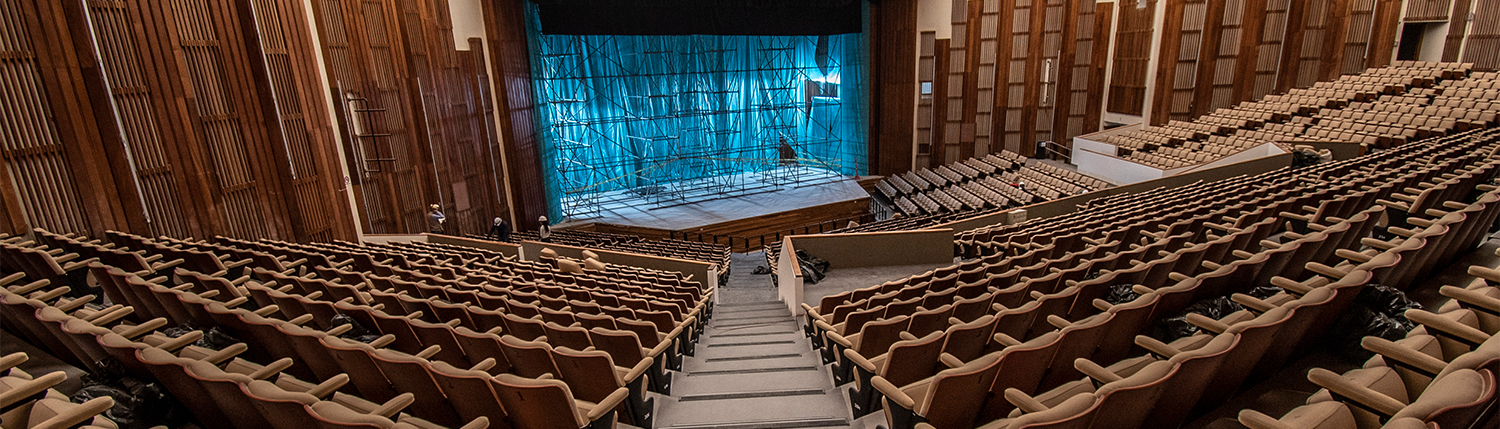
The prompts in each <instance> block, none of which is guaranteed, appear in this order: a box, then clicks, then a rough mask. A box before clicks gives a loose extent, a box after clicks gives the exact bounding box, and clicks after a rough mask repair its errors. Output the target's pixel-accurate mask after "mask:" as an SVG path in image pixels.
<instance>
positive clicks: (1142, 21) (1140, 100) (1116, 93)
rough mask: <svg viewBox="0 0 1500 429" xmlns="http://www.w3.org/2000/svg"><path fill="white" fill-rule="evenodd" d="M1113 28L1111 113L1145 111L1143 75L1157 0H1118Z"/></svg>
mask: <svg viewBox="0 0 1500 429" xmlns="http://www.w3.org/2000/svg"><path fill="white" fill-rule="evenodd" d="M1119 13H1120V24H1119V28H1117V29H1116V30H1115V39H1116V40H1115V54H1114V72H1113V73H1112V77H1111V78H1110V83H1109V107H1108V109H1109V110H1108V111H1109V112H1111V113H1120V114H1126V115H1136V116H1143V115H1145V108H1146V76H1147V74H1148V73H1147V68H1148V67H1150V65H1151V55H1152V52H1151V32H1152V29H1153V28H1152V24H1153V23H1152V21H1154V19H1155V13H1156V0H1144V1H1137V2H1135V4H1131V3H1130V2H1125V3H1120V4H1119Z"/></svg>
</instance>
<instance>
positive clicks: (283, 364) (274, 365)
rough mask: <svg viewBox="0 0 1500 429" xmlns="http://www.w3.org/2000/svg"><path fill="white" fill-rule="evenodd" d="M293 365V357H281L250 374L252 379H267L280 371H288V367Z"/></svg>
mask: <svg viewBox="0 0 1500 429" xmlns="http://www.w3.org/2000/svg"><path fill="white" fill-rule="evenodd" d="M241 344H243V343H241ZM291 367H292V358H281V359H277V360H276V361H275V362H271V363H268V364H266V366H264V367H261V368H260V369H258V370H256V371H255V372H252V373H250V374H249V376H250V378H251V379H252V380H265V379H267V378H270V377H271V376H273V375H276V374H278V373H280V372H282V371H286V369H287V368H291Z"/></svg>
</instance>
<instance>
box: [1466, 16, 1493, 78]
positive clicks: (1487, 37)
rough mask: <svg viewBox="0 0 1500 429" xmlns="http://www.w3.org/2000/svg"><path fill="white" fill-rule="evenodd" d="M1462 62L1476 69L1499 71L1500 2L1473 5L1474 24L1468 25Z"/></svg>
mask: <svg viewBox="0 0 1500 429" xmlns="http://www.w3.org/2000/svg"><path fill="white" fill-rule="evenodd" d="M1463 62H1466V63H1474V64H1475V65H1476V66H1478V67H1484V68H1489V69H1500V2H1493V1H1480V2H1477V3H1475V5H1474V22H1473V23H1471V24H1470V34H1469V41H1468V46H1466V47H1465V48H1464V50H1463Z"/></svg>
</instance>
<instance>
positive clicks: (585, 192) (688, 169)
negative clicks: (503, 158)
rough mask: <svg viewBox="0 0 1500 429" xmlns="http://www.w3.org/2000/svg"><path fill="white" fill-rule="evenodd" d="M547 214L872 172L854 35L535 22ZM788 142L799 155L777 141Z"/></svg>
mask: <svg viewBox="0 0 1500 429" xmlns="http://www.w3.org/2000/svg"><path fill="white" fill-rule="evenodd" d="M532 42H533V49H532V51H533V66H534V68H535V70H534V73H533V76H534V77H535V78H534V81H535V87H536V92H537V101H538V103H537V106H538V110H539V111H538V116H539V119H540V121H541V125H542V129H541V130H540V135H541V144H542V154H543V155H542V158H543V161H544V162H545V165H544V172H545V174H546V175H547V181H548V193H549V195H550V196H551V197H552V198H551V200H552V203H553V206H552V207H551V211H552V214H553V215H554V216H556V217H555V219H566V218H572V219H580V218H588V217H592V216H594V215H597V214H598V213H599V212H600V210H601V209H603V208H605V207H607V206H609V205H613V204H646V205H650V206H653V207H666V206H672V205H679V204H688V203H692V202H695V201H703V200H707V199H715V198H724V197H729V196H735V195H744V194H748V193H752V192H764V191H767V190H772V189H780V188H785V187H796V186H803V185H807V184H813V183H826V182H827V181H829V180H837V179H835V178H841V177H842V176H845V175H860V174H865V173H866V172H867V171H868V167H867V166H866V165H865V164H866V162H867V161H866V160H867V158H868V154H867V152H866V139H865V133H866V124H867V123H868V122H867V112H868V108H867V101H866V96H865V94H867V93H868V91H867V89H866V88H865V87H864V84H863V76H864V75H865V73H866V68H865V67H864V66H863V65H862V64H861V61H862V59H863V58H866V55H865V51H864V50H865V46H864V43H863V38H862V36H861V35H859V34H848V35H835V36H701V35H699V36H595V35H547V34H540V33H535V32H534V33H533V36H532ZM783 142H784V143H785V145H788V146H790V147H791V148H792V152H794V153H795V155H794V156H791V157H787V156H786V155H787V154H784V153H782V152H783V151H782V150H781V148H782V145H783Z"/></svg>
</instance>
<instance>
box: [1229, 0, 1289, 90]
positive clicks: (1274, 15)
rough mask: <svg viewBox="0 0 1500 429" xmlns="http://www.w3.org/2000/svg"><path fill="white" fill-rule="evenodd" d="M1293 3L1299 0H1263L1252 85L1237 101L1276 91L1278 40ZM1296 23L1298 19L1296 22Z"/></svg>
mask: <svg viewBox="0 0 1500 429" xmlns="http://www.w3.org/2000/svg"><path fill="white" fill-rule="evenodd" d="M1294 4H1301V1H1300V0H1266V3H1265V6H1266V8H1265V22H1264V23H1263V25H1262V30H1261V31H1260V39H1259V40H1260V43H1259V45H1258V46H1257V48H1256V49H1257V52H1256V54H1255V61H1254V62H1253V63H1254V64H1255V85H1254V86H1253V87H1251V88H1250V90H1249V91H1246V92H1244V93H1243V94H1244V95H1243V96H1242V97H1239V100H1240V101H1248V100H1254V99H1258V98H1261V97H1265V96H1266V95H1269V94H1271V93H1273V92H1276V75H1277V73H1278V72H1280V67H1281V63H1282V51H1283V49H1282V43H1283V42H1284V41H1285V40H1288V39H1286V36H1287V27H1288V26H1287V22H1289V19H1290V18H1291V10H1292V6H1293V5H1294ZM1299 22H1300V21H1299Z"/></svg>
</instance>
